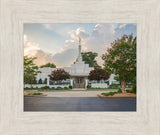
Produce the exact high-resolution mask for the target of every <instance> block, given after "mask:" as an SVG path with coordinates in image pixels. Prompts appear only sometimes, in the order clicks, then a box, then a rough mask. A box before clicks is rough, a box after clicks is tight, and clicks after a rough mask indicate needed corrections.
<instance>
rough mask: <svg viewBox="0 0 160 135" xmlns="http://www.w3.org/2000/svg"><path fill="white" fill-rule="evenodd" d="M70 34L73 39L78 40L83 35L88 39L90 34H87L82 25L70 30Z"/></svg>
mask: <svg viewBox="0 0 160 135" xmlns="http://www.w3.org/2000/svg"><path fill="white" fill-rule="evenodd" d="M69 34H70V36H71V38H72V39H76V40H78V39H79V37H81V38H82V39H86V38H87V37H89V34H87V33H86V32H85V30H84V28H82V27H80V28H77V29H76V30H72V31H71V32H69Z"/></svg>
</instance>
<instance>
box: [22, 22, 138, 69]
mask: <svg viewBox="0 0 160 135" xmlns="http://www.w3.org/2000/svg"><path fill="white" fill-rule="evenodd" d="M136 31H137V30H136V24H125V23H123V24H122V23H121V24H120V23H112V24H111V23H107V24H93V23H92V24H70V23H67V24H54V23H52V24H35V23H33V24H29V23H27V24H24V55H27V56H30V57H34V56H35V57H37V59H36V60H35V64H36V65H38V66H41V65H44V64H46V63H48V62H52V63H54V64H56V66H57V67H69V66H70V65H71V64H73V63H74V62H75V60H76V58H77V56H78V45H79V42H78V40H79V37H80V38H81V46H82V52H88V51H92V52H96V53H98V57H97V58H96V60H97V62H98V64H99V65H101V66H102V65H103V60H102V59H101V56H102V55H103V54H104V53H105V52H106V50H107V48H109V47H110V44H111V43H112V42H113V41H114V40H116V39H117V38H121V37H122V36H123V35H124V34H127V35H129V34H133V36H136V34H137V32H136Z"/></svg>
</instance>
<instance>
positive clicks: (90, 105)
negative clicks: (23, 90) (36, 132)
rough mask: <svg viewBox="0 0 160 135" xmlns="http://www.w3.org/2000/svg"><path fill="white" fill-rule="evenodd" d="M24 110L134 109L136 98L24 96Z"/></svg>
mask: <svg viewBox="0 0 160 135" xmlns="http://www.w3.org/2000/svg"><path fill="white" fill-rule="evenodd" d="M24 111H136V98H98V97H24Z"/></svg>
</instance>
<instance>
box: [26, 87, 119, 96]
mask: <svg viewBox="0 0 160 135" xmlns="http://www.w3.org/2000/svg"><path fill="white" fill-rule="evenodd" d="M110 91H117V90H115V89H108V90H52V91H49V92H48V91H47V92H42V91H41V93H43V94H46V95H47V97H97V94H100V93H106V92H110ZM25 92H26V91H25Z"/></svg>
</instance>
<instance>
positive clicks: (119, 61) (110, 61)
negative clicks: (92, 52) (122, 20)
mask: <svg viewBox="0 0 160 135" xmlns="http://www.w3.org/2000/svg"><path fill="white" fill-rule="evenodd" d="M111 46H112V47H111V48H108V50H107V52H106V53H105V54H104V55H103V56H102V59H103V60H104V61H105V64H104V66H105V70H107V71H109V73H113V74H115V75H116V76H117V77H116V78H117V79H118V81H120V82H121V87H122V92H125V86H126V82H131V81H134V80H135V78H136V37H133V35H132V34H131V35H123V36H122V38H121V39H117V40H115V41H114V42H113V43H111Z"/></svg>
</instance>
